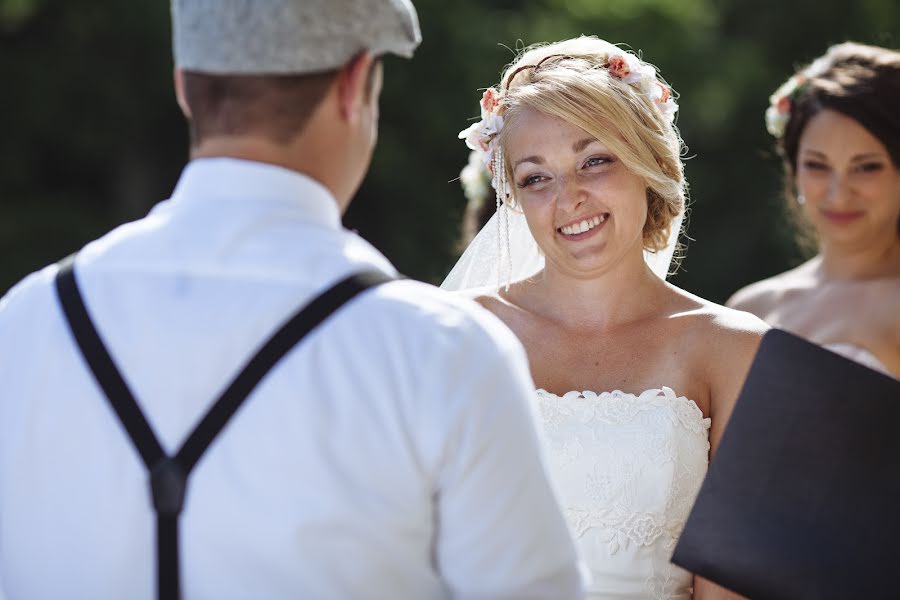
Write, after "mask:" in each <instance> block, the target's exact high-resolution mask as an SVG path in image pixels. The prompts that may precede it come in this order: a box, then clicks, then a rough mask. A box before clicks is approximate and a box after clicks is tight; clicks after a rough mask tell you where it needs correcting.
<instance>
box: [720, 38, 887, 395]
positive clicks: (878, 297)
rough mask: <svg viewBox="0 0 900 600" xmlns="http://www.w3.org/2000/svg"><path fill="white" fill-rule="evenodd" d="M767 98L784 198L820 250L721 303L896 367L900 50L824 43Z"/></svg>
mask: <svg viewBox="0 0 900 600" xmlns="http://www.w3.org/2000/svg"><path fill="white" fill-rule="evenodd" d="M771 100H772V105H771V106H770V107H769V110H768V111H767V112H766V122H767V126H768V129H769V132H770V133H772V135H774V136H775V137H776V139H777V147H778V150H779V152H780V154H781V156H782V158H783V159H784V169H785V180H786V186H785V187H786V196H787V200H788V203H789V205H790V206H791V209H792V211H793V212H794V213H796V215H797V216H798V217H799V218H798V219H797V225H798V227H799V228H800V229H801V231H800V232H799V233H800V235H801V236H803V235H806V236H807V237H811V239H813V240H814V241H815V242H816V247H817V253H816V255H815V256H814V257H813V258H812V259H810V260H809V261H807V262H805V263H803V264H802V265H800V266H799V267H797V268H795V269H792V270H790V271H787V272H785V273H781V274H780V275H776V276H775V277H772V278H770V279H766V280H763V281H759V282H757V283H754V284H752V285H749V286H747V287H746V288H744V289H742V290H740V291H739V292H737V293H736V294H735V295H734V296H733V297H732V298H731V299H730V300H729V302H728V304H729V305H730V306H732V307H734V308H738V309H741V310H745V311H748V312H751V313H754V314H756V315H757V316H759V317H761V318H762V319H763V320H765V321H767V322H768V323H769V324H771V325H773V326H777V327H780V328H782V329H787V330H789V331H793V332H794V333H797V334H798V335H801V336H803V337H805V338H807V339H809V340H811V341H813V342H816V343H818V344H820V345H822V346H824V347H826V348H829V349H831V350H833V351H835V352H838V353H840V354H843V355H844V356H846V357H848V358H851V359H853V360H856V361H858V362H860V363H862V364H864V365H866V366H868V367H870V368H873V369H875V370H878V371H881V372H883V373H886V374H889V375H892V376H894V377H896V378H900V52H897V51H893V50H888V49H885V48H878V47H874V46H864V45H860V44H854V43H844V44H840V45H837V46H833V47H831V48H830V49H829V50H828V52H827V53H826V54H825V55H824V56H822V57H820V58H818V59H817V60H815V61H814V62H813V63H812V64H811V65H810V66H808V67H807V68H805V69H803V70H801V71H799V72H798V73H796V74H795V75H793V76H792V77H791V78H790V79H789V80H788V81H787V82H786V83H785V84H784V85H782V86H781V87H780V88H779V89H778V91H776V92H775V94H773V96H772V98H771ZM804 230H805V231H804Z"/></svg>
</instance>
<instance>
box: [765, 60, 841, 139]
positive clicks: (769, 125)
mask: <svg viewBox="0 0 900 600" xmlns="http://www.w3.org/2000/svg"><path fill="white" fill-rule="evenodd" d="M829 66H830V62H829V61H828V60H827V59H826V58H825V57H821V58H817V59H816V60H815V61H813V63H812V64H811V65H809V66H808V67H807V68H805V69H802V70H800V71H798V72H797V73H794V74H793V75H791V76H790V78H788V80H787V81H785V82H784V83H782V84H781V87H779V88H778V89H777V90H775V93H774V94H772V95H771V96H769V108H767V109H766V129H767V130H768V131H769V133H771V134H772V135H773V136H774V137H775V138H777V139H781V138H782V137H783V136H784V131H785V129H786V128H787V124H788V121H790V120H791V110H792V109H793V108H794V102H796V101H797V98H799V97H800V96H802V95H803V93H804V92H806V90H807V89H808V88H809V82H810V81H811V80H812V79H814V78H815V77H820V76H821V75H822V74H824V73H825V71H827V70H828V67H829Z"/></svg>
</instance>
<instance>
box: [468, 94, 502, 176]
mask: <svg viewBox="0 0 900 600" xmlns="http://www.w3.org/2000/svg"><path fill="white" fill-rule="evenodd" d="M499 106H500V100H499V97H498V95H497V90H495V89H494V88H488V89H486V90H485V91H484V94H483V95H482V97H481V120H480V121H478V122H477V123H472V125H470V126H469V127H467V128H466V129H463V130H462V131H460V132H459V139H461V140H465V141H466V146H468V147H469V148H470V149H472V150H478V151H480V152H482V157H481V158H482V160H483V161H484V164H485V166H487V167H488V168H490V167H491V162H492V160H493V157H494V148H493V147H494V144H495V142H494V140H495V139H496V137H497V135H498V134H499V133H500V131H501V130H502V129H503V117H501V116H500V115H498V114H497V108H498V107H499Z"/></svg>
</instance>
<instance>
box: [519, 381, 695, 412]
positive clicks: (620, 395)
mask: <svg viewBox="0 0 900 600" xmlns="http://www.w3.org/2000/svg"><path fill="white" fill-rule="evenodd" d="M535 393H536V394H537V395H538V396H539V397H541V398H549V399H558V400H566V401H571V400H578V399H582V400H587V401H589V402H602V401H604V400H611V399H621V400H626V401H633V402H653V403H656V404H658V403H659V402H660V401H665V402H679V403H684V404H686V405H688V406H689V407H691V408H692V409H696V410H697V411H698V412H699V413H700V417H701V421H703V420H705V421H708V420H709V419H708V418H704V417H703V410H702V409H701V408H700V405H699V404H697V403H696V402H695V401H694V400H691V399H690V398H688V397H687V396H680V395H678V394H676V393H675V390H673V389H672V388H670V387H667V386H662V387H658V388H647V389H646V390H644V391H643V392H641V393H639V394H633V393H631V392H623V391H622V390H612V391H611V392H606V391H604V392H596V391H593V390H583V391H579V390H571V391H568V392H565V393H564V394H562V395H559V394H554V393H553V392H548V391H547V390H545V389H544V388H538V389H537V390H536V392H535Z"/></svg>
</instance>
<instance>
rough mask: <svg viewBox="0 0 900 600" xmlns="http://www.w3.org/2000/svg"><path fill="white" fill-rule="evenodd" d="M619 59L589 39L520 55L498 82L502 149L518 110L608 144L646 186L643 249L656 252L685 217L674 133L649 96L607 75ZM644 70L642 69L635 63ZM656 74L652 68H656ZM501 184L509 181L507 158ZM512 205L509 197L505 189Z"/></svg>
mask: <svg viewBox="0 0 900 600" xmlns="http://www.w3.org/2000/svg"><path fill="white" fill-rule="evenodd" d="M621 52H623V51H622V50H621V49H619V48H618V47H616V46H614V45H612V44H610V43H608V42H605V41H603V40H601V39H598V38H597V37H594V36H582V37H578V38H573V39H569V40H564V41H561V42H556V43H553V44H540V45H535V46H530V47H528V48H526V49H524V50H523V51H522V52H521V53H520V54H519V56H518V57H517V58H516V60H515V61H513V62H512V63H511V64H510V65H509V66H507V68H506V69H505V70H504V73H503V77H502V78H501V80H500V82H501V83H500V97H501V106H502V113H501V114H502V116H503V118H504V126H503V131H502V132H501V133H500V136H499V142H500V147H501V149H504V148H505V144H506V142H507V140H508V139H509V137H508V134H509V131H510V130H511V129H513V128H514V127H515V123H516V119H517V116H518V115H519V114H520V113H521V112H522V111H523V110H524V109H529V108H530V109H534V110H538V111H540V112H542V113H545V114H548V115H552V116H555V117H559V118H561V119H563V120H565V121H567V122H568V123H571V124H572V125H574V126H576V127H580V128H581V129H583V130H584V131H586V132H587V133H589V134H590V135H592V136H594V137H595V138H597V139H598V140H600V141H601V142H603V144H604V145H606V146H607V147H608V148H609V149H610V150H611V151H612V152H613V153H615V154H616V156H617V157H618V158H619V160H621V161H622V163H623V164H624V165H625V167H626V168H628V170H629V171H631V172H632V173H634V174H636V175H637V176H639V177H641V178H642V179H643V180H644V181H645V182H646V185H647V221H646V223H645V224H644V231H643V235H644V247H645V248H646V249H647V250H650V251H658V250H662V249H663V248H664V247H665V246H666V244H667V243H668V240H669V234H670V231H671V228H672V224H673V222H674V221H675V219H676V217H677V216H678V215H680V214H681V213H683V212H684V209H685V200H686V197H687V184H686V182H685V179H684V165H683V163H682V160H681V156H682V148H683V144H682V142H681V137H680V135H679V133H678V130H677V128H676V127H675V126H674V124H672V123H670V121H669V119H667V118H666V116H665V115H663V113H662V112H661V110H660V108H659V107H658V106H657V104H656V103H655V102H654V100H653V99H652V98H650V97H649V96H648V95H647V94H645V93H643V92H641V90H640V89H638V88H637V87H635V86H632V85H629V84H628V83H626V82H625V81H624V80H622V79H621V78H617V77H613V76H611V75H610V73H609V70H608V68H607V65H608V62H607V58H608V57H609V55H610V54H611V53H621ZM641 64H642V65H644V64H645V63H643V62H642V63H641ZM654 71H655V69H654ZM503 155H504V159H503V163H504V170H505V172H506V178H507V179H508V180H510V181H511V180H512V172H511V169H510V164H509V161H508V160H506V158H505V157H506V156H507V152H505V151H504V152H503ZM510 193H511V195H512V196H511V198H510V200H511V201H512V202H513V203H514V204H515V190H514V189H513V190H510Z"/></svg>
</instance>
